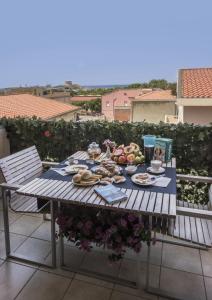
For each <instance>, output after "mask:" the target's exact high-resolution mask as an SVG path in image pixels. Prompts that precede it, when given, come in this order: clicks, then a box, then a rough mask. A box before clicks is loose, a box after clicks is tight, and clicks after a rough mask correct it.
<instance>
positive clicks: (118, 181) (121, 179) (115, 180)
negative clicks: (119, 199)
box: [113, 175, 126, 183]
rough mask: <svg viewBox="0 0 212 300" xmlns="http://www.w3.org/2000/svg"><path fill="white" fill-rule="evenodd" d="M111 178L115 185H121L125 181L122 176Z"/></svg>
mask: <svg viewBox="0 0 212 300" xmlns="http://www.w3.org/2000/svg"><path fill="white" fill-rule="evenodd" d="M113 178H114V182H115V183H121V182H125V181H126V178H125V177H124V176H120V175H115V176H113Z"/></svg>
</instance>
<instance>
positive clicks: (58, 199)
mask: <svg viewBox="0 0 212 300" xmlns="http://www.w3.org/2000/svg"><path fill="white" fill-rule="evenodd" d="M83 153H84V152H82V151H81V152H79V157H76V156H74V158H78V159H84V158H83ZM76 154H77V153H76ZM43 180H46V179H43ZM56 181H57V180H56ZM56 181H55V182H56ZM56 184H57V187H58V186H60V183H58V181H57V182H56ZM41 185H42V188H43V186H44V185H45V182H42V183H41ZM36 186H37V187H38V186H39V184H38V185H37V183H36ZM47 186H48V183H47ZM50 187H52V185H51V183H50V184H49V190H51V188H50ZM26 189H27V190H28V187H27V188H26ZM69 189H70V187H69ZM35 190H36V189H35ZM18 193H20V194H23V195H31V196H35V197H36V192H34V190H33V193H32V194H30V193H29V191H27V193H26V192H25V191H24V190H23V192H22V191H21V190H20V192H19V191H18ZM69 193H70V192H68V194H69ZM167 195H168V194H166V196H167ZM37 196H38V197H39V198H41V199H46V200H50V201H51V208H52V209H51V216H53V215H54V211H53V202H57V203H58V206H59V209H60V203H61V202H64V203H68V202H69V200H71V199H70V198H69V199H67V200H68V201H67V200H66V198H65V197H62V196H59V197H55V198H54V197H53V195H52V192H50V194H49V195H48V193H46V191H45V193H44V195H42V193H41V192H39V193H38V195H37ZM50 196H51V197H50ZM73 201H74V202H75V204H76V200H73ZM80 201H81V200H80ZM169 201H172V202H169V203H174V199H173V198H172V199H171V196H170V200H169ZM70 203H71V201H70ZM80 203H81V204H84V203H83V202H80ZM175 204H176V203H175ZM94 206H97V205H94ZM98 206H99V204H98ZM106 208H108V207H106ZM128 211H129V208H128ZM132 212H133V213H136V212H135V211H133V210H132ZM142 213H143V212H142V211H138V214H139V215H142ZM170 213H171V215H170V216H169V213H168V212H167V215H165V217H167V218H169V217H170V218H175V217H176V212H174V211H173V210H172V211H170ZM147 214H148V212H146V213H145V215H147ZM152 215H154V212H153V213H152V214H149V216H150V219H152V217H151V216H152ZM161 216H162V215H161ZM158 217H159V215H158ZM6 223H7V222H6ZM52 223H53V218H52ZM150 223H151V222H150ZM151 229H152V228H150V230H151ZM54 230H55V227H54V225H53V224H52V232H53V231H54ZM7 231H8V230H7ZM52 242H53V244H54V245H55V244H56V242H55V241H52ZM53 244H52V245H53ZM7 250H8V249H7ZM53 251H54V250H53ZM150 251H151V243H150V245H149V246H148V253H147V273H146V291H147V292H149V293H152V294H155V295H160V296H168V295H167V293H165V292H163V291H161V290H160V289H153V288H151V287H150V280H149V275H150ZM7 252H8V251H7ZM7 255H9V252H8V253H7ZM55 257H56V250H55V252H54V253H53V260H52V262H53V263H55ZM137 261H138V268H137V269H138V273H139V270H140V268H139V255H138V259H137ZM60 266H61V268H63V269H65V270H70V268H69V267H68V266H66V265H65V258H64V241H63V238H62V237H61V238H60ZM71 271H74V272H78V273H81V274H86V275H88V270H84V269H78V270H73V269H72V270H71ZM89 274H90V275H92V276H93V277H96V278H100V279H104V280H107V281H110V282H115V283H119V284H123V285H125V286H126V285H127V286H130V287H134V288H139V284H138V285H137V284H136V283H135V282H133V281H128V280H122V279H119V278H116V277H113V276H107V275H106V276H105V275H104V274H97V273H96V272H89ZM172 299H176V298H172Z"/></svg>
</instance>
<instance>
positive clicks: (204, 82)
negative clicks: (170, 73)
mask: <svg viewBox="0 0 212 300" xmlns="http://www.w3.org/2000/svg"><path fill="white" fill-rule="evenodd" d="M180 86H181V90H180V95H179V97H180V98H212V68H196V69H182V70H180V78H179V87H180Z"/></svg>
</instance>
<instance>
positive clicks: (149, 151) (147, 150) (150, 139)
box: [142, 134, 156, 164]
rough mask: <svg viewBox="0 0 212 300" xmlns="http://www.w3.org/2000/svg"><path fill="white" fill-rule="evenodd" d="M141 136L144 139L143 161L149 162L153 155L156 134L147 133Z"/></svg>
mask: <svg viewBox="0 0 212 300" xmlns="http://www.w3.org/2000/svg"><path fill="white" fill-rule="evenodd" d="M142 138H143V140H144V156H145V163H147V164H149V163H150V161H151V160H152V159H153V157H154V148H155V141H156V136H155V135H150V134H148V135H144V136H143V137H142Z"/></svg>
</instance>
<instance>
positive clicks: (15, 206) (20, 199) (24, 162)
mask: <svg viewBox="0 0 212 300" xmlns="http://www.w3.org/2000/svg"><path fill="white" fill-rule="evenodd" d="M43 165H48V166H53V165H57V163H52V162H42V161H41V159H40V156H39V154H38V151H37V149H36V147H35V146H32V147H29V148H27V149H24V150H22V151H19V152H17V153H14V154H12V155H9V156H7V157H5V158H2V159H0V170H1V172H2V175H3V178H4V181H5V183H6V184H7V185H4V186H5V188H6V187H7V188H8V190H10V197H9V206H10V208H11V209H12V210H13V211H15V212H21V213H22V212H23V213H24V212H30V213H39V212H41V211H42V210H43V209H44V206H46V205H47V204H45V205H44V206H42V207H41V208H38V206H37V199H36V198H34V197H25V196H20V195H18V194H16V193H15V190H16V189H17V188H18V187H20V185H24V184H26V183H28V182H30V181H31V180H33V179H34V178H36V177H38V176H40V175H41V174H42V172H43ZM16 186H17V188H16ZM11 187H12V190H11Z"/></svg>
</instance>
